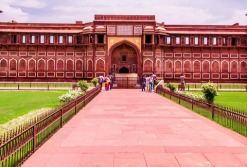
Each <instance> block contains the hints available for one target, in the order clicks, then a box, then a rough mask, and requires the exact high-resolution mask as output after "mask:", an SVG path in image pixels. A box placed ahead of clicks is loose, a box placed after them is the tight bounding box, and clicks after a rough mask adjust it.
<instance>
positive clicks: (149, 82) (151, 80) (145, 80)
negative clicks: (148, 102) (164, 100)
mask: <svg viewBox="0 0 247 167" xmlns="http://www.w3.org/2000/svg"><path fill="white" fill-rule="evenodd" d="M155 80H156V75H155V74H154V73H153V74H151V75H143V76H142V77H141V80H140V83H141V88H142V91H144V92H145V91H146V90H147V91H148V92H150V93H151V92H152V91H153V89H154V84H155Z"/></svg>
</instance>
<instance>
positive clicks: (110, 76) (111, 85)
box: [109, 73, 113, 90]
mask: <svg viewBox="0 0 247 167" xmlns="http://www.w3.org/2000/svg"><path fill="white" fill-rule="evenodd" d="M109 78H110V90H111V89H112V87H113V75H112V74H111V73H109Z"/></svg>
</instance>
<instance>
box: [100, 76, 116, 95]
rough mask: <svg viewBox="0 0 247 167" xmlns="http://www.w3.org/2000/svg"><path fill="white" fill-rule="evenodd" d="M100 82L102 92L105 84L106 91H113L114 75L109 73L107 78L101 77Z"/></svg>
mask: <svg viewBox="0 0 247 167" xmlns="http://www.w3.org/2000/svg"><path fill="white" fill-rule="evenodd" d="M98 82H99V84H100V87H101V90H102V86H103V83H105V90H106V91H108V90H111V89H112V87H113V75H112V74H111V73H109V74H108V75H106V76H105V77H103V76H102V75H100V76H99V78H98Z"/></svg>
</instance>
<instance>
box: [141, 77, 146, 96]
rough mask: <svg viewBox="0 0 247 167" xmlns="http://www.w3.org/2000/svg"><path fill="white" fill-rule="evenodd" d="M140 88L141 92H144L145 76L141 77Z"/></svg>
mask: <svg viewBox="0 0 247 167" xmlns="http://www.w3.org/2000/svg"><path fill="white" fill-rule="evenodd" d="M141 87H142V91H144V92H145V88H146V78H145V75H143V76H142V77H141Z"/></svg>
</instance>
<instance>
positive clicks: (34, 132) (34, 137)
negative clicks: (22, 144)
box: [33, 123, 37, 152]
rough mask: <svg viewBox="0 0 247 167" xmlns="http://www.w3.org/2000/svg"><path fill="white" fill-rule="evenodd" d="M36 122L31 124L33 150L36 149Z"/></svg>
mask: <svg viewBox="0 0 247 167" xmlns="http://www.w3.org/2000/svg"><path fill="white" fill-rule="evenodd" d="M36 129H37V128H36V123H35V124H34V125H33V152H35V151H36V149H37V143H36V134H37V132H36Z"/></svg>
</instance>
